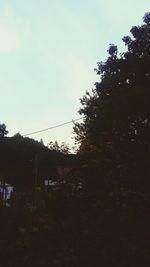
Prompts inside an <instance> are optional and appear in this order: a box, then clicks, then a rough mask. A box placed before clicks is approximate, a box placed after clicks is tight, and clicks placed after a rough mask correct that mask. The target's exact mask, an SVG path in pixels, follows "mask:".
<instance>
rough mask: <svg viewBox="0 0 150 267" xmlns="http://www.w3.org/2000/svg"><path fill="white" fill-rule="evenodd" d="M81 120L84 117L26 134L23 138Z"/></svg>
mask: <svg viewBox="0 0 150 267" xmlns="http://www.w3.org/2000/svg"><path fill="white" fill-rule="evenodd" d="M83 118H84V117H82V118H78V119H75V120H71V121H68V122H64V123H61V124H58V125H55V126H52V127H48V128H45V129H42V130H39V131H36V132H31V133H27V134H24V135H23V137H25V136H29V135H32V134H38V133H42V132H46V131H49V130H52V129H55V128H58V127H61V126H64V125H67V124H70V123H74V122H76V121H79V120H82V119H83Z"/></svg>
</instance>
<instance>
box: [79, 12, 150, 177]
mask: <svg viewBox="0 0 150 267" xmlns="http://www.w3.org/2000/svg"><path fill="white" fill-rule="evenodd" d="M143 22H144V24H143V25H141V26H134V27H132V28H131V31H130V32H131V36H125V37H123V42H124V43H125V45H126V47H127V51H126V52H124V53H122V54H118V48H117V46H116V45H114V44H111V45H110V47H109V49H108V58H107V60H106V61H105V62H98V64H97V68H96V69H95V71H96V73H97V75H99V76H100V81H99V82H97V83H95V88H94V89H93V90H92V92H91V93H89V92H86V94H85V96H84V97H83V98H82V99H81V104H82V107H81V109H80V110H79V113H80V114H82V115H84V120H83V123H78V124H76V126H75V128H74V131H75V133H76V141H77V142H79V143H80V153H84V154H88V153H89V154H92V158H93V155H95V157H98V158H99V163H100V164H101V168H102V166H105V168H106V169H107V170H108V169H109V170H112V169H113V168H115V172H114V173H115V176H116V174H117V177H118V176H119V178H120V177H124V178H127V177H128V179H129V177H130V178H131V177H132V179H134V178H135V177H136V179H137V180H138V178H139V180H143V176H144V179H149V164H150V160H149V158H150V157H149V150H150V106H149V99H150V13H146V14H145V16H144V18H143ZM133 177H134V178H133Z"/></svg>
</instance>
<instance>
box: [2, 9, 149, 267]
mask: <svg viewBox="0 0 150 267" xmlns="http://www.w3.org/2000/svg"><path fill="white" fill-rule="evenodd" d="M123 41H124V43H125V45H126V48H127V49H126V52H124V53H122V54H118V49H117V46H116V45H114V44H111V45H110V47H109V49H108V58H107V59H106V61H105V62H99V63H98V65H97V69H96V72H97V75H99V76H100V81H99V82H97V83H96V84H95V88H94V89H93V90H92V92H91V93H89V92H86V94H85V96H83V98H82V99H81V109H80V111H79V113H80V114H82V116H84V119H83V123H76V125H75V127H74V132H75V134H76V142H78V144H79V151H78V155H77V156H75V158H73V156H69V155H67V154H66V155H64V154H62V153H60V152H59V151H58V149H57V143H55V144H52V143H50V148H51V150H49V149H48V148H46V147H44V146H43V144H42V142H41V143H38V142H35V141H33V140H32V139H29V138H23V137H20V136H15V137H12V138H7V137H4V136H3V135H2V136H1V139H0V149H1V176H2V177H5V176H6V177H7V178H9V179H10V181H11V183H12V184H13V183H14V184H16V185H17V183H20V184H21V183H24V182H25V184H26V185H27V187H26V190H25V191H24V192H21V190H20V189H19V187H18V189H17V194H16V195H15V194H14V195H13V196H12V198H11V200H10V207H9V208H8V207H4V206H1V209H0V214H1V220H0V237H1V238H0V256H1V262H3V266H4V267H5V266H11V267H12V266H15V267H18V266H22V267H27V266H28V267H31V266H32V267H34V266H39V267H41V266H42V267H43V266H45V267H47V266H52V267H53V266H54V267H55V266H56V267H62V266H64V267H79V266H93V267H99V266H103V267H109V266H116V267H117V266H118V267H120V266H144V267H145V266H149V265H150V241H149V240H150V229H149V225H150V212H149V211H150V105H149V99H150V13H146V14H145V16H144V18H143V25H141V26H134V27H132V29H131V36H125V37H124V38H123ZM5 134H6V133H5ZM5 134H4V135H5ZM65 151H68V149H66V150H65ZM37 154H38V157H39V161H40V162H41V163H40V165H41V169H40V168H39V176H40V177H44V176H47V175H48V174H49V171H50V170H51V172H52V169H53V168H54V167H56V166H58V165H63V166H65V167H68V165H69V166H71V168H72V170H71V171H70V172H69V173H68V174H66V175H63V178H62V180H60V181H59V183H58V184H57V185H58V186H57V187H54V188H50V187H47V188H43V187H41V186H40V184H39V186H38V187H37V186H34V182H33V184H32V182H31V181H34V178H32V177H34V175H33V176H32V171H33V169H34V168H33V166H34V165H33V162H32V160H33V161H34V158H35V156H36V155H37ZM76 157H77V160H76ZM69 162H70V163H69ZM32 179H33V180H32ZM31 185H32V187H33V191H32V196H31V195H30V194H29V191H30V188H31Z"/></svg>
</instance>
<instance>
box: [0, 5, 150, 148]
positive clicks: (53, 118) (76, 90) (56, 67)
mask: <svg viewBox="0 0 150 267" xmlns="http://www.w3.org/2000/svg"><path fill="white" fill-rule="evenodd" d="M148 11H150V1H149V0H143V1H141V0H132V1H131V0H130V1H129V0H120V1H119V0H80V1H79V0H76V1H75V0H55V1H54V0H51V1H50V0H30V1H29V0H26V1H24V0H10V1H9V0H0V95H1V106H0V112H1V117H0V122H4V123H5V124H6V125H7V128H8V130H9V135H10V136H11V135H13V134H15V133H16V132H20V133H21V134H25V133H28V132H32V131H36V130H40V129H42V128H47V127H50V126H54V125H57V124H60V123H62V122H66V121H70V120H72V119H76V118H78V117H79V115H78V109H79V107H80V101H79V98H81V97H82V95H83V94H84V93H85V91H86V90H89V89H90V88H92V87H93V85H94V83H95V81H96V80H97V77H96V74H95V72H94V70H93V69H94V68H95V67H96V62H98V61H102V60H104V59H105V58H106V56H107V53H106V51H107V48H108V46H109V43H115V44H117V45H118V47H119V49H120V51H123V50H124V45H123V42H122V37H123V36H124V35H128V34H129V30H130V28H131V26H133V25H138V24H139V25H140V24H141V23H142V17H143V15H144V13H145V12H148ZM31 137H32V138H35V139H37V140H39V139H41V138H43V140H44V143H45V144H47V143H48V142H49V141H55V140H58V141H59V142H63V141H65V142H67V143H70V144H71V145H72V144H73V139H72V137H73V134H72V125H67V126H65V127H63V128H57V129H55V130H52V131H48V132H44V133H40V134H38V135H33V136H31Z"/></svg>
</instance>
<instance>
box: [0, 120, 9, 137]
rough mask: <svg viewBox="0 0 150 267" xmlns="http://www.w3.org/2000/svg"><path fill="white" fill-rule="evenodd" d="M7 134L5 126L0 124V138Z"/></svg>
mask: <svg viewBox="0 0 150 267" xmlns="http://www.w3.org/2000/svg"><path fill="white" fill-rule="evenodd" d="M7 134H8V131H7V129H6V125H5V124H4V123H1V124H0V137H4V136H5V135H7Z"/></svg>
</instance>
